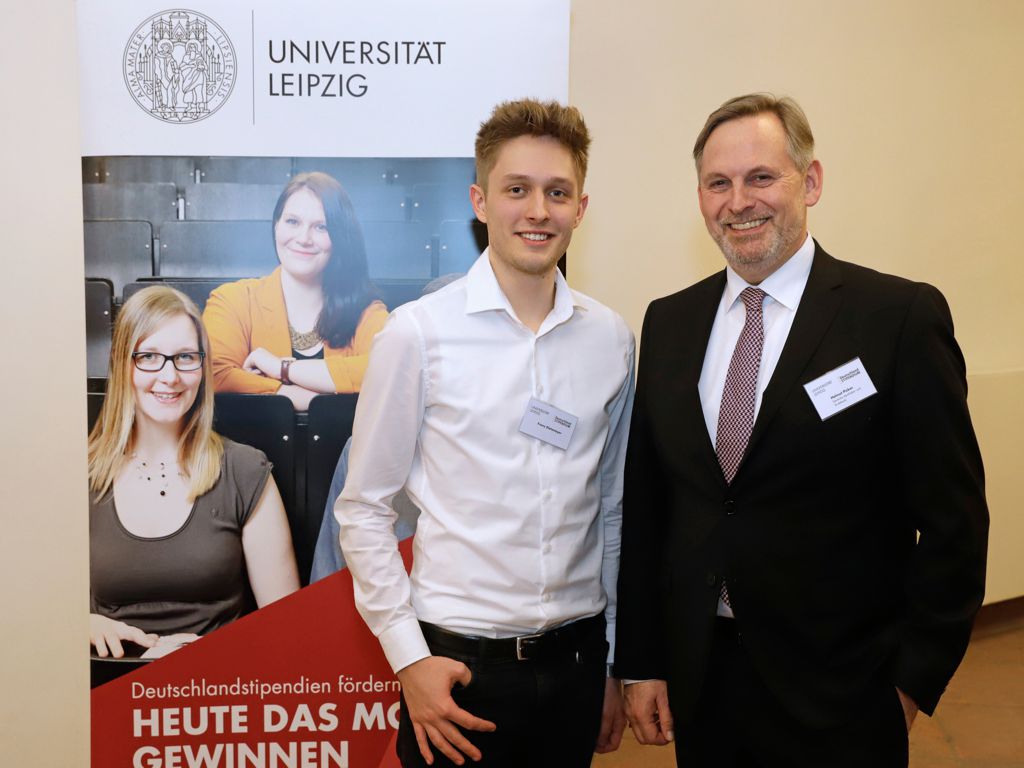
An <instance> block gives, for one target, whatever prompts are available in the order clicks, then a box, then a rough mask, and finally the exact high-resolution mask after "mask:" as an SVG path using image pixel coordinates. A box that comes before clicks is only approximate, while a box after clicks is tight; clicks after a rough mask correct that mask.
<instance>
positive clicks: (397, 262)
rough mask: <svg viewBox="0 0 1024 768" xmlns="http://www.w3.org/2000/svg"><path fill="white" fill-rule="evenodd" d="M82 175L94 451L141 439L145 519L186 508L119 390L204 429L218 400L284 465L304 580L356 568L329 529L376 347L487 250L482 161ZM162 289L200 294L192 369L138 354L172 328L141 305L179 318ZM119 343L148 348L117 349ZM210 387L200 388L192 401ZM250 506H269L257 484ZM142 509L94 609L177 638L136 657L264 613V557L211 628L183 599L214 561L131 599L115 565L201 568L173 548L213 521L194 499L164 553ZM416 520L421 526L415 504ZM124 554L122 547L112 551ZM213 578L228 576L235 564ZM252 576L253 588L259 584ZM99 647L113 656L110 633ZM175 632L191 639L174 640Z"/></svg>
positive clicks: (125, 164) (118, 541) (128, 160)
mask: <svg viewBox="0 0 1024 768" xmlns="http://www.w3.org/2000/svg"><path fill="white" fill-rule="evenodd" d="M82 168H83V203H84V213H85V222H84V226H85V235H86V236H85V244H86V247H85V271H86V293H87V297H88V301H87V306H88V316H87V327H88V329H89V334H88V343H89V370H88V374H89V380H88V384H89V402H90V410H89V416H90V424H89V427H90V430H92V433H93V438H92V442H93V444H95V445H97V446H99V445H100V443H102V442H105V441H107V440H109V439H110V437H109V434H106V433H109V432H111V431H116V432H117V434H118V435H119V436H120V435H121V433H122V432H124V431H125V430H126V429H128V427H131V429H128V436H127V438H126V442H125V440H124V439H120V441H119V443H118V445H117V446H113V447H111V450H115V451H116V450H117V449H122V450H124V449H127V450H130V451H131V452H132V455H133V456H137V458H136V465H137V466H136V467H135V468H134V469H133V470H132V471H134V472H135V474H136V477H135V480H136V481H137V483H138V484H140V485H141V488H140V489H139V490H140V495H139V498H138V501H139V503H140V504H141V505H142V506H144V507H146V508H147V509H148V508H149V507H150V506H151V505H152V504H158V505H161V504H162V505H164V506H170V502H171V501H172V500H173V497H174V494H173V490H174V489H173V488H172V486H175V485H177V484H181V485H187V483H185V482H184V477H189V476H190V475H191V473H190V472H189V471H187V470H186V469H183V468H182V467H180V466H176V465H174V463H173V457H169V456H163V457H154V456H145V455H144V454H143V452H142V451H141V450H140V449H139V446H138V443H139V442H140V436H138V435H136V434H135V430H137V429H138V428H139V426H141V425H140V424H134V425H130V424H129V425H126V422H128V421H131V419H128V418H126V416H127V415H126V414H124V413H122V414H121V419H120V420H115V419H114V415H113V410H114V403H113V402H112V401H111V399H110V396H111V394H112V391H111V389H110V387H111V384H119V383H123V384H124V387H123V388H126V389H129V390H130V392H128V393H127V394H122V393H121V392H118V393H117V394H118V396H119V397H121V396H124V397H127V396H128V395H132V394H133V395H134V396H135V397H136V400H135V401H134V402H135V405H136V410H137V412H138V416H137V420H138V419H139V417H141V416H144V415H146V408H145V407H144V406H145V402H146V399H147V398H151V399H154V400H155V401H156V403H157V404H158V405H159V406H160V407H161V408H162V409H163V410H165V411H168V414H169V416H168V418H170V417H173V418H176V419H179V420H187V418H188V416H189V414H190V413H194V412H197V411H198V410H199V409H200V408H202V406H203V404H202V402H201V401H200V400H199V398H198V391H199V390H202V391H203V393H204V394H206V393H207V392H210V393H212V399H213V406H212V408H211V411H212V428H213V430H214V431H215V432H216V433H217V434H219V435H221V436H222V437H225V438H228V439H229V440H232V441H234V442H236V443H239V444H242V445H249V446H252V447H253V448H256V449H258V450H260V451H261V452H262V453H263V454H264V455H265V456H266V457H267V458H268V459H269V461H270V463H271V464H272V466H273V470H272V477H273V480H274V481H275V485H276V489H277V493H278V494H279V495H280V498H281V506H282V507H283V509H284V513H285V515H286V518H287V521H288V530H289V533H290V538H291V549H292V554H293V557H294V561H295V567H296V570H297V573H298V576H299V580H300V582H301V583H302V584H306V583H309V581H310V576H311V574H312V575H313V576H314V578H313V580H316V579H317V578H322V577H324V576H326V575H329V574H330V573H333V572H334V571H336V570H338V568H339V567H340V566H341V561H340V551H339V550H338V548H337V541H336V539H337V536H336V528H334V527H333V520H331V519H329V518H331V509H332V508H333V501H334V499H335V498H336V496H337V494H338V493H339V492H340V490H341V486H342V485H343V482H344V480H343V478H344V470H345V462H344V461H342V462H341V464H339V457H341V454H342V450H343V448H344V446H345V444H346V442H347V440H348V437H349V436H350V434H351V427H352V417H353V414H354V409H355V401H356V398H357V396H358V393H359V389H360V386H361V383H362V374H363V372H364V371H365V368H366V362H367V359H368V355H369V349H370V344H371V342H372V339H373V336H374V335H375V334H376V332H377V331H378V330H379V329H380V328H381V327H382V326H383V324H384V322H385V321H386V319H387V314H388V312H389V311H390V310H391V309H393V308H394V307H396V306H398V305H399V304H402V303H404V302H406V301H410V300H413V299H416V298H418V297H419V296H420V295H421V294H422V293H423V292H424V290H425V289H427V288H428V286H429V284H430V283H431V282H432V281H438V279H439V278H440V282H444V281H445V280H450V279H453V278H455V277H457V276H459V275H461V274H462V273H463V272H465V271H466V270H467V269H468V267H469V266H470V265H471V264H472V262H473V261H474V260H475V259H476V257H477V255H478V254H479V252H480V250H481V249H482V248H483V247H484V246H485V245H486V243H485V242H483V239H484V238H485V235H484V233H483V231H482V228H481V227H480V225H479V223H478V222H476V220H475V218H473V214H472V208H471V206H470V204H469V198H468V188H469V185H470V184H471V183H472V181H473V174H474V169H473V163H472V160H471V159H468V158H447V159H432V158H428V159H422V158H421V159H417V158H397V159H394V158H392V159H380V158H355V159H340V158H280V157H277V158H248V157H90V158H83V162H82ZM161 289H162V290H163V291H164V292H166V290H167V289H172V290H173V291H177V292H179V293H180V294H182V296H179V297H178V298H177V301H179V302H180V307H181V308H182V309H181V310H180V313H183V314H190V315H193V316H196V317H198V318H201V320H197V324H198V325H201V327H200V328H197V329H192V330H193V332H194V334H193V335H194V338H193V336H189V337H188V338H186V339H182V340H181V343H180V344H178V346H180V347H181V348H182V350H184V351H185V352H190V353H195V357H194V358H191V359H190V361H189V362H182V359H181V357H180V355H179V357H176V358H172V359H168V360H165V359H164V357H163V356H164V355H171V354H176V353H180V351H181V350H178V349H177V347H175V349H174V350H172V349H171V348H170V347H168V348H167V349H160V350H157V349H154V350H153V352H154V355H149V356H142V355H140V354H139V352H140V350H142V349H144V348H146V349H148V346H147V342H148V339H149V337H151V336H153V335H154V334H156V333H157V332H160V331H161V330H162V328H163V326H162V325H161V324H160V322H158V320H157V319H156V318H149V317H138V318H134V319H133V320H132V322H133V323H134V325H135V326H137V327H134V328H133V327H128V325H127V324H128V323H129V319H130V317H129V314H123V310H124V309H125V308H127V309H128V310H130V311H131V310H134V311H135V312H136V313H150V314H152V313H154V312H156V311H157V310H156V309H154V307H155V306H160V307H161V310H160V311H162V312H164V313H165V314H167V315H168V316H170V317H172V318H173V317H174V315H175V313H174V312H173V311H171V310H166V309H163V308H162V306H163V305H162V304H160V303H159V301H162V302H164V303H167V302H172V301H173V299H172V298H171V294H168V295H167V296H166V297H165V298H163V299H160V300H159V301H158V298H157V297H158V296H161V295H163V294H159V293H158V292H159V291H160V290H161ZM192 308H194V309H192ZM133 317H134V316H133ZM120 326H124V327H123V328H122V327H120ZM115 327H117V328H118V330H120V331H123V332H122V333H117V332H115V330H114V329H115ZM143 336H145V338H144V337H143ZM119 341H120V342H121V343H124V342H131V343H132V344H133V347H132V348H131V349H122V348H118V346H117V344H116V343H115V342H119ZM175 341H177V340H175ZM204 342H205V343H204ZM186 347H187V349H185V348H186ZM150 358H152V359H150ZM193 364H194V365H195V368H194V369H193V370H188V367H189V366H191V365H193ZM112 365H113V367H114V368H115V369H116V368H117V367H118V366H120V367H121V368H122V369H124V370H116V371H115V370H112ZM161 365H162V367H158V366H161ZM172 369H173V371H172ZM118 374H124V375H123V376H120V377H119V376H118ZM144 377H145V378H151V379H152V382H151V386H150V387H149V388H148V389H142V388H140V381H141V380H142V379H143V378H144ZM190 379H191V380H193V381H190ZM193 383H194V384H195V388H196V392H195V393H193V392H192V391H191V389H189V387H191V385H192V384H193ZM186 385H188V386H186ZM179 387H180V388H181V390H182V391H181V392H180V393H178V392H177V389H178V388H179ZM120 405H121V408H122V410H124V408H125V406H124V404H120ZM101 414H102V417H101ZM154 418H157V419H164V418H165V414H162V413H161V414H156V415H155V416H154ZM97 424H99V427H97ZM122 442H123V443H124V444H123V445H122V444H121V443H122ZM97 450H99V448H97ZM107 460H108V461H110V462H113V463H116V462H115V460H114V459H113V458H108V459H107ZM257 482H258V481H257ZM332 484H333V486H334V487H333V488H332ZM146 488H150V489H151V490H152V493H151V494H149V495H147V494H146V493H145V490H146ZM95 490H102V491H107V493H105V494H104V495H105V497H106V500H107V502H108V503H109V504H111V505H112V504H114V503H115V502H116V501H122V499H118V498H117V496H118V494H117V493H116V491H118V490H119V489H118V487H116V486H114V487H113V490H114V491H115V493H110V492H109V491H110V490H111V489H110V488H106V487H104V486H102V485H98V486H97V488H96V489H95ZM154 494H155V495H154ZM242 494H243V496H244V497H247V498H248V497H252V496H253V494H252V492H251V491H249V490H248V489H244V488H243V489H242ZM150 496H152V497H153V498H150ZM186 496H188V494H186ZM187 500H188V501H191V500H193V499H191V497H189V498H188V499H187ZM253 501H256V499H253ZM127 502H128V499H127V497H124V498H123V501H122V503H121V504H118V505H117V510H116V518H117V522H118V525H117V526H109V527H110V530H107V531H106V532H104V531H103V528H101V522H102V520H104V519H107V521H108V522H109V517H110V516H102V517H101V518H100V519H97V520H94V524H95V525H94V531H93V532H94V534H95V536H96V540H94V541H93V542H92V553H93V565H94V568H93V573H94V576H98V575H100V574H102V577H103V578H102V584H104V585H107V586H106V587H105V588H104V589H99V588H98V587H99V586H100V584H99V583H94V584H93V585H92V587H93V589H92V601H93V609H94V610H93V612H94V613H95V614H99V615H100V616H103V617H106V618H109V619H114V618H117V617H121V618H131V619H132V620H133V621H134V623H130V622H128V623H129V624H130V626H131V627H132V628H133V629H139V630H141V631H142V632H143V633H144V634H146V635H151V634H156V635H157V636H158V637H159V638H161V639H160V640H158V641H157V643H156V644H155V645H153V646H150V645H149V644H148V643H147V642H143V643H140V642H139V641H138V639H139V638H138V636H135V637H134V639H131V638H123V639H125V640H126V642H124V643H121V650H125V649H126V648H127V649H129V650H131V651H132V652H137V655H141V656H142V657H144V658H149V657H152V656H154V655H158V654H160V655H162V654H163V653H164V652H165V651H166V649H167V648H168V647H178V646H179V645H181V644H182V642H184V641H185V638H188V637H191V636H193V635H196V634H206V633H208V632H209V631H212V630H213V629H216V628H218V627H219V626H222V625H223V624H225V623H227V622H228V621H230V620H232V619H235V618H238V617H239V616H241V615H243V614H244V613H246V612H248V611H249V610H252V609H253V608H254V607H255V606H256V605H258V604H259V603H260V600H259V595H258V594H255V595H253V594H251V593H252V592H253V591H254V588H255V587H256V586H257V579H258V577H259V576H261V574H259V573H256V572H255V570H256V569H257V568H258V567H259V563H258V561H252V560H251V559H250V558H251V553H249V552H248V551H244V552H243V557H242V558H241V560H239V558H238V556H237V552H236V553H235V558H234V560H235V568H234V570H235V571H236V572H235V574H234V579H233V581H234V582H238V583H237V584H236V589H235V591H236V592H237V594H236V595H234V597H233V599H232V600H231V601H230V609H229V610H226V611H224V612H220V613H217V614H216V615H213V616H207V617H203V619H202V620H201V621H200V620H198V619H194V618H193V619H188V618H186V617H187V614H188V613H189V612H190V609H189V608H188V606H186V605H184V604H183V602H187V601H184V600H183V597H184V596H182V595H179V594H178V593H177V592H176V590H177V588H178V585H179V584H183V582H184V581H185V580H186V578H189V579H193V578H196V576H195V572H194V571H195V567H196V565H195V563H191V562H190V563H189V564H188V571H189V573H190V574H191V575H189V576H188V577H186V576H185V574H178V575H176V576H171V575H168V576H166V577H159V578H158V577H156V576H155V575H154V574H140V573H133V574H132V581H133V584H132V587H131V588H130V589H126V588H125V587H124V586H122V585H120V584H119V582H120V579H119V578H118V573H117V572H116V571H117V570H118V568H120V566H119V565H116V564H119V563H123V562H125V561H130V560H142V561H145V562H148V563H150V564H152V565H153V566H154V567H156V566H157V565H158V564H160V565H161V566H166V563H164V559H165V558H163V557H160V556H155V555H154V552H156V553H157V554H158V555H159V554H160V549H161V548H162V547H166V548H167V551H168V552H170V553H172V554H170V555H169V556H168V557H169V559H170V561H171V562H178V563H183V562H184V560H183V559H182V558H181V557H178V556H176V555H174V554H173V552H174V550H173V546H174V543H175V539H176V538H177V537H179V535H181V534H182V533H184V532H185V531H186V530H187V529H188V526H193V525H195V524H196V523H197V522H198V521H197V519H196V517H197V516H196V515H195V514H193V517H192V518H189V519H188V520H187V521H186V520H185V519H184V515H186V514H187V512H188V511H190V509H191V508H188V509H186V507H187V505H185V504H183V505H180V507H181V508H180V509H179V512H180V513H181V514H180V515H179V516H181V517H182V518H183V519H182V520H181V521H179V522H180V523H181V525H180V526H179V527H178V528H176V529H175V530H173V531H169V530H164V529H161V530H160V531H159V532H158V536H159V537H161V539H162V544H161V545H158V544H157V542H153V541H145V539H147V538H150V537H147V535H146V532H145V531H144V530H133V529H132V528H131V527H130V523H129V519H130V516H131V515H132V513H133V510H132V509H130V508H127V509H126V508H125V507H124V505H125V504H126V503H127ZM96 503H99V501H98V500H96ZM197 503H198V502H197ZM408 506H409V507H411V505H408ZM200 508H201V505H200V506H197V507H196V511H198V510H199V509H200ZM407 512H408V520H407V522H410V523H411V520H412V518H414V515H415V513H414V509H407ZM137 514H145V513H143V512H139V513H137ZM247 519H248V515H247V516H246V520H247ZM186 522H187V525H186ZM244 525H245V521H244V520H239V521H236V528H237V530H235V538H236V540H238V541H241V542H242V543H243V544H244V536H243V533H244ZM106 527H108V526H104V528H106ZM122 529H123V530H122ZM321 531H323V536H321V535H320V534H321ZM406 533H407V534H408V533H411V527H410V528H407V530H406ZM332 534H334V535H332ZM111 537H113V539H114V541H110V539H111ZM238 541H236V542H235V543H236V545H237V543H238ZM115 546H116V547H117V548H118V549H121V551H116V550H115V551H109V550H110V548H113V547H115ZM122 547H123V548H122ZM234 549H237V546H235V547H234ZM243 550H244V546H243ZM178 554H179V555H181V554H182V553H178ZM243 561H244V563H243ZM243 565H244V568H243V567H242V566H243ZM209 566H210V568H211V570H213V571H216V572H218V573H220V572H221V571H222V570H223V566H222V565H221V564H219V563H210V564H209ZM137 567H138V566H137ZM111 569H112V570H113V571H114V572H108V571H109V570H111ZM243 570H246V571H248V573H249V576H250V579H249V583H248V584H246V583H244V582H245V580H244V579H241V578H240V577H241V576H242V572H243ZM220 575H221V577H223V575H224V574H223V573H220ZM126 576H127V575H126ZM140 577H141V578H144V580H145V581H147V582H153V583H150V584H149V588H148V589H141V587H140V585H139V584H138V581H139V579H140ZM253 577H256V578H253ZM155 582H163V583H159V584H158V583H155ZM224 583H225V582H224V580H223V578H219V579H218V580H217V581H216V584H217V585H218V586H222V585H223V584H224ZM190 589H194V590H197V591H198V598H199V600H198V602H202V603H207V602H209V601H210V600H212V599H214V595H206V594H202V588H201V585H198V584H197V585H194V586H193V587H191V588H190ZM190 594H193V595H195V594H196V593H195V592H190ZM275 594H277V593H276V592H275ZM217 597H220V596H217ZM129 603H130V604H136V605H141V604H143V603H144V604H146V605H150V604H161V605H162V606H164V609H163V610H166V611H169V612H170V613H171V614H173V616H175V617H176V618H175V620H174V621H170V622H163V621H162V620H160V619H158V617H157V616H155V615H147V613H148V614H152V613H153V611H147V610H146V609H143V608H136V609H129V608H128V607H127V605H128V604H129ZM126 610H127V611H130V613H129V614H125V611H126ZM127 631H128V630H121V632H122V633H125V632H127ZM98 636H99V639H100V642H101V643H103V640H102V637H103V634H102V633H99V635H98ZM168 636H169V637H171V638H173V639H172V640H169V641H165V640H164V638H165V637H168ZM94 650H96V652H97V656H98V657H103V658H106V657H107V656H109V655H115V654H113V653H112V652H111V649H109V648H107V647H106V644H105V643H103V644H102V645H101V646H100V647H97V648H95V649H94ZM105 651H106V652H109V653H106V652H105ZM117 655H119V654H117Z"/></svg>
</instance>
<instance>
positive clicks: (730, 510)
mask: <svg viewBox="0 0 1024 768" xmlns="http://www.w3.org/2000/svg"><path fill="white" fill-rule="evenodd" d="M722 506H723V507H724V508H725V514H727V515H733V514H736V502H735V501H733V500H732V499H726V501H725V504H723V505H722Z"/></svg>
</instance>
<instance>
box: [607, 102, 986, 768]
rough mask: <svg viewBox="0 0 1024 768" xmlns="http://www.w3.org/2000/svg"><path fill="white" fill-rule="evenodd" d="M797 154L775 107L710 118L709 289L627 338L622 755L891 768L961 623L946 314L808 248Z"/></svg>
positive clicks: (970, 608)
mask: <svg viewBox="0 0 1024 768" xmlns="http://www.w3.org/2000/svg"><path fill="white" fill-rule="evenodd" d="M813 153H814V143H813V137H812V135H811V130H810V126H809V125H808V123H807V119H806V117H805V116H804V114H803V112H802V110H801V109H800V107H799V106H798V105H797V104H796V102H794V101H792V100H791V99H777V98H775V97H773V96H770V95H765V94H753V95H748V96H742V97H738V98H736V99H732V100H731V101H729V102H726V103H725V104H723V105H722V107H720V108H719V109H718V110H716V111H715V112H714V113H712V115H711V116H710V117H709V118H708V121H707V123H706V124H705V127H704V129H703V130H702V131H701V134H700V136H699V137H698V139H697V143H696V146H695V147H694V159H695V160H696V164H697V173H698V190H697V191H698V197H699V200H700V209H701V213H702V214H703V215H704V219H705V222H706V224H707V228H708V231H709V232H710V233H711V236H712V237H713V238H714V239H715V241H716V242H717V243H718V245H719V247H720V248H721V250H722V252H723V254H724V255H725V258H726V262H727V265H728V266H727V268H726V270H725V271H724V272H720V273H718V274H716V275H713V276H712V277H710V278H708V279H706V280H703V281H702V282H699V283H697V284H696V285H694V286H691V287H690V288H688V289H686V290H684V291H681V292H679V293H676V294H674V295H672V296H668V297H665V298H663V299H659V300H657V301H655V302H653V303H652V304H651V306H650V308H649V309H648V312H647V316H646V318H645V320H644V327H643V337H642V343H641V350H642V354H641V358H640V372H639V378H638V383H637V391H636V403H635V409H634V414H633V423H632V427H631V434H630V441H629V455H628V460H627V472H626V490H625V502H624V504H625V506H624V529H623V544H622V565H621V571H620V580H619V616H618V641H617V642H618V650H617V654H616V675H617V676H618V677H622V678H627V679H630V681H631V682H630V683H629V684H628V685H627V687H626V697H627V713H628V715H629V717H630V722H631V724H632V726H633V729H634V732H635V733H636V735H637V737H638V739H639V740H640V741H641V742H643V743H661V744H664V743H666V742H668V741H672V740H675V742H676V753H677V757H678V760H679V764H680V765H681V766H683V767H684V768H685V767H687V766H705V765H706V766H715V767H716V768H720V767H723V766H786V768H795V767H798V766H807V768H811V767H812V766H813V768H835V767H838V766H850V768H883V767H886V766H905V765H906V764H907V734H908V731H909V728H910V725H911V723H912V722H913V719H914V716H915V714H916V712H917V711H918V709H921V710H923V711H924V712H926V713H928V714H930V713H931V712H932V711H933V709H934V708H935V705H936V703H937V702H938V700H939V697H940V695H941V694H942V692H943V690H944V688H945V686H946V683H947V682H948V681H949V679H950V677H951V676H952V674H953V672H954V670H955V669H956V667H957V665H958V664H959V662H960V659H961V658H962V656H963V653H964V650H965V648H966V645H967V641H968V637H969V634H970V629H971V623H972V621H973V618H974V615H975V613H976V612H977V610H978V608H979V606H980V605H981V600H982V594H983V590H984V578H985V551H986V539H987V529H988V513H987V509H986V505H985V498H984V478H983V469H982V463H981V456H980V454H979V451H978V446H977V441H976V440H975V436H974V432H973V429H972V427H971V421H970V416H969V414H968V410H967V403H966V397H967V386H966V378H965V365H964V360H963V356H962V355H961V352H960V349H959V347H958V346H957V344H956V341H955V340H954V338H953V324H952V319H951V317H950V313H949V309H948V307H947V305H946V302H945V300H944V299H943V297H942V295H941V294H940V293H939V291H938V290H936V289H935V288H933V287H931V286H929V285H925V284H923V283H914V282H910V281H908V280H904V279H901V278H898V277H893V276H890V275H884V274H881V273H878V272H875V271H872V270H869V269H866V268H863V267H859V266H856V265H854V264H850V263H847V262H842V261H838V260H836V259H834V258H832V257H831V256H829V255H828V254H827V253H826V252H825V251H824V250H823V249H822V247H821V246H820V245H818V243H816V242H815V241H814V240H813V239H812V238H811V237H810V236H809V235H808V233H807V208H808V207H809V206H812V205H814V204H815V203H816V202H817V201H818V199H819V197H820V195H821V190H822V181H823V173H822V166H821V164H820V163H819V162H818V161H817V160H816V159H814V154H813ZM879 247H880V248H884V247H885V244H884V243H883V242H880V243H879Z"/></svg>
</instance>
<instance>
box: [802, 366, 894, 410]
mask: <svg viewBox="0 0 1024 768" xmlns="http://www.w3.org/2000/svg"><path fill="white" fill-rule="evenodd" d="M804 389H805V390H807V396H808V397H810V398H811V404H812V405H813V406H814V409H815V410H816V411H817V412H818V415H819V416H820V417H821V420H822V421H824V420H825V419H827V418H829V417H830V416H835V415H836V414H837V413H839V412H840V411H845V410H846V409H847V408H849V407H850V406H851V405H856V404H857V403H859V402H860V401H861V400H866V399H867V398H869V397H871V396H872V395H874V394H876V393H877V392H878V390H877V389H875V385H874V383H873V382H872V381H871V377H870V376H868V372H867V369H866V368H865V367H864V363H862V362H861V361H860V358H859V357H855V358H854V359H853V360H851V361H850V362H848V363H843V364H842V365H840V366H839V367H838V368H833V369H832V370H831V371H829V372H828V373H826V374H824V375H823V376H819V377H818V378H816V379H814V380H813V381H809V382H807V383H806V384H804Z"/></svg>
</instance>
